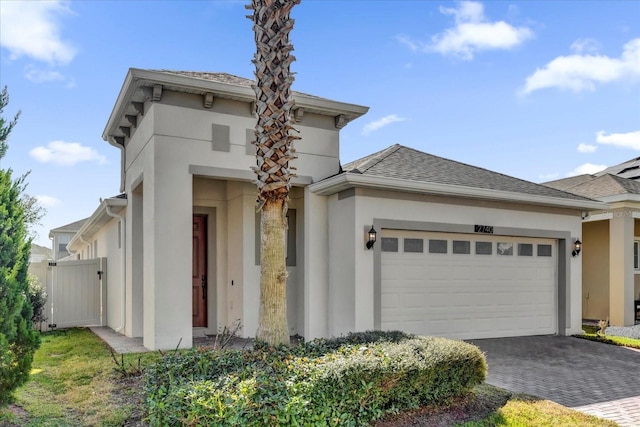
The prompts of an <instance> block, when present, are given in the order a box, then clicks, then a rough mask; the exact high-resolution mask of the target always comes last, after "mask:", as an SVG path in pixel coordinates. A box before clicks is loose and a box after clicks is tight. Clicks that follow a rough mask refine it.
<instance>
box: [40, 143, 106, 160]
mask: <svg viewBox="0 0 640 427" xmlns="http://www.w3.org/2000/svg"><path fill="white" fill-rule="evenodd" d="M29 155H30V156H31V157H33V158H34V159H36V160H37V161H39V162H40V163H53V164H55V165H61V166H72V165H75V164H76V163H80V162H93V161H95V162H97V163H98V164H106V163H107V159H106V157H105V156H103V155H102V154H100V153H98V152H97V151H96V150H94V149H93V148H91V147H87V146H84V145H81V144H78V143H77V142H65V141H51V142H50V143H49V144H47V146H46V147H36V148H34V149H32V150H31V151H29Z"/></svg>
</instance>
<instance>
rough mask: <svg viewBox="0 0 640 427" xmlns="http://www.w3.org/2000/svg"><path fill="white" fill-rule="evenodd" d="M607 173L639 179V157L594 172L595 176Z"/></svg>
mask: <svg viewBox="0 0 640 427" xmlns="http://www.w3.org/2000/svg"><path fill="white" fill-rule="evenodd" d="M607 174H610V175H616V176H618V177H620V178H627V179H640V157H636V158H635V159H631V160H627V161H626V162H622V163H620V164H618V165H615V166H611V167H608V168H606V169H605V170H603V171H600V172H598V173H596V174H595V176H601V175H607Z"/></svg>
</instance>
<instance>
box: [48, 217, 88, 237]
mask: <svg viewBox="0 0 640 427" xmlns="http://www.w3.org/2000/svg"><path fill="white" fill-rule="evenodd" d="M88 219H89V218H84V219H81V220H79V221H75V222H72V223H70V224H67V225H63V226H61V227H58V228H53V229H51V230H49V238H50V239H51V238H53V234H54V233H76V232H77V231H78V230H80V228H82V226H83V225H84V223H85V222H86V221H87V220H88Z"/></svg>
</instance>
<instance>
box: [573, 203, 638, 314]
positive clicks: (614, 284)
mask: <svg viewBox="0 0 640 427" xmlns="http://www.w3.org/2000/svg"><path fill="white" fill-rule="evenodd" d="M585 244H588V243H586V242H585ZM633 288H634V286H633V217H632V216H631V211H630V210H628V209H616V210H614V211H613V218H612V219H610V220H609V317H610V318H609V321H610V322H611V324H612V325H616V326H630V325H633V324H634V317H635V316H634V312H633Z"/></svg>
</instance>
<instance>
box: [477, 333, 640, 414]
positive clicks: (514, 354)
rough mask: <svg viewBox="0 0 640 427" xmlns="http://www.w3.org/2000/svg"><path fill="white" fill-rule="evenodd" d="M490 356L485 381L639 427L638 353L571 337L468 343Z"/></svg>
mask: <svg viewBox="0 0 640 427" xmlns="http://www.w3.org/2000/svg"><path fill="white" fill-rule="evenodd" d="M469 342H471V343H473V344H475V345H477V346H478V347H480V349H482V351H483V352H484V353H485V355H486V357H487V363H488V365H489V374H488V377H487V383H489V384H492V385H495V386H498V387H501V388H504V389H507V390H509V391H512V392H517V393H527V394H531V395H534V396H538V397H541V398H544V399H548V400H552V401H554V402H557V403H559V404H561V405H564V406H568V407H571V408H573V409H576V410H579V411H582V412H585V413H587V414H591V415H595V416H598V417H600V418H605V419H610V420H613V421H616V422H617V423H618V424H620V425H621V426H640V352H638V351H634V350H630V349H626V348H623V347H617V346H614V345H608V344H602V343H596V342H591V341H587V340H582V339H579V338H573V337H558V336H536V337H515V338H496V339H484V340H470V341H469Z"/></svg>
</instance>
